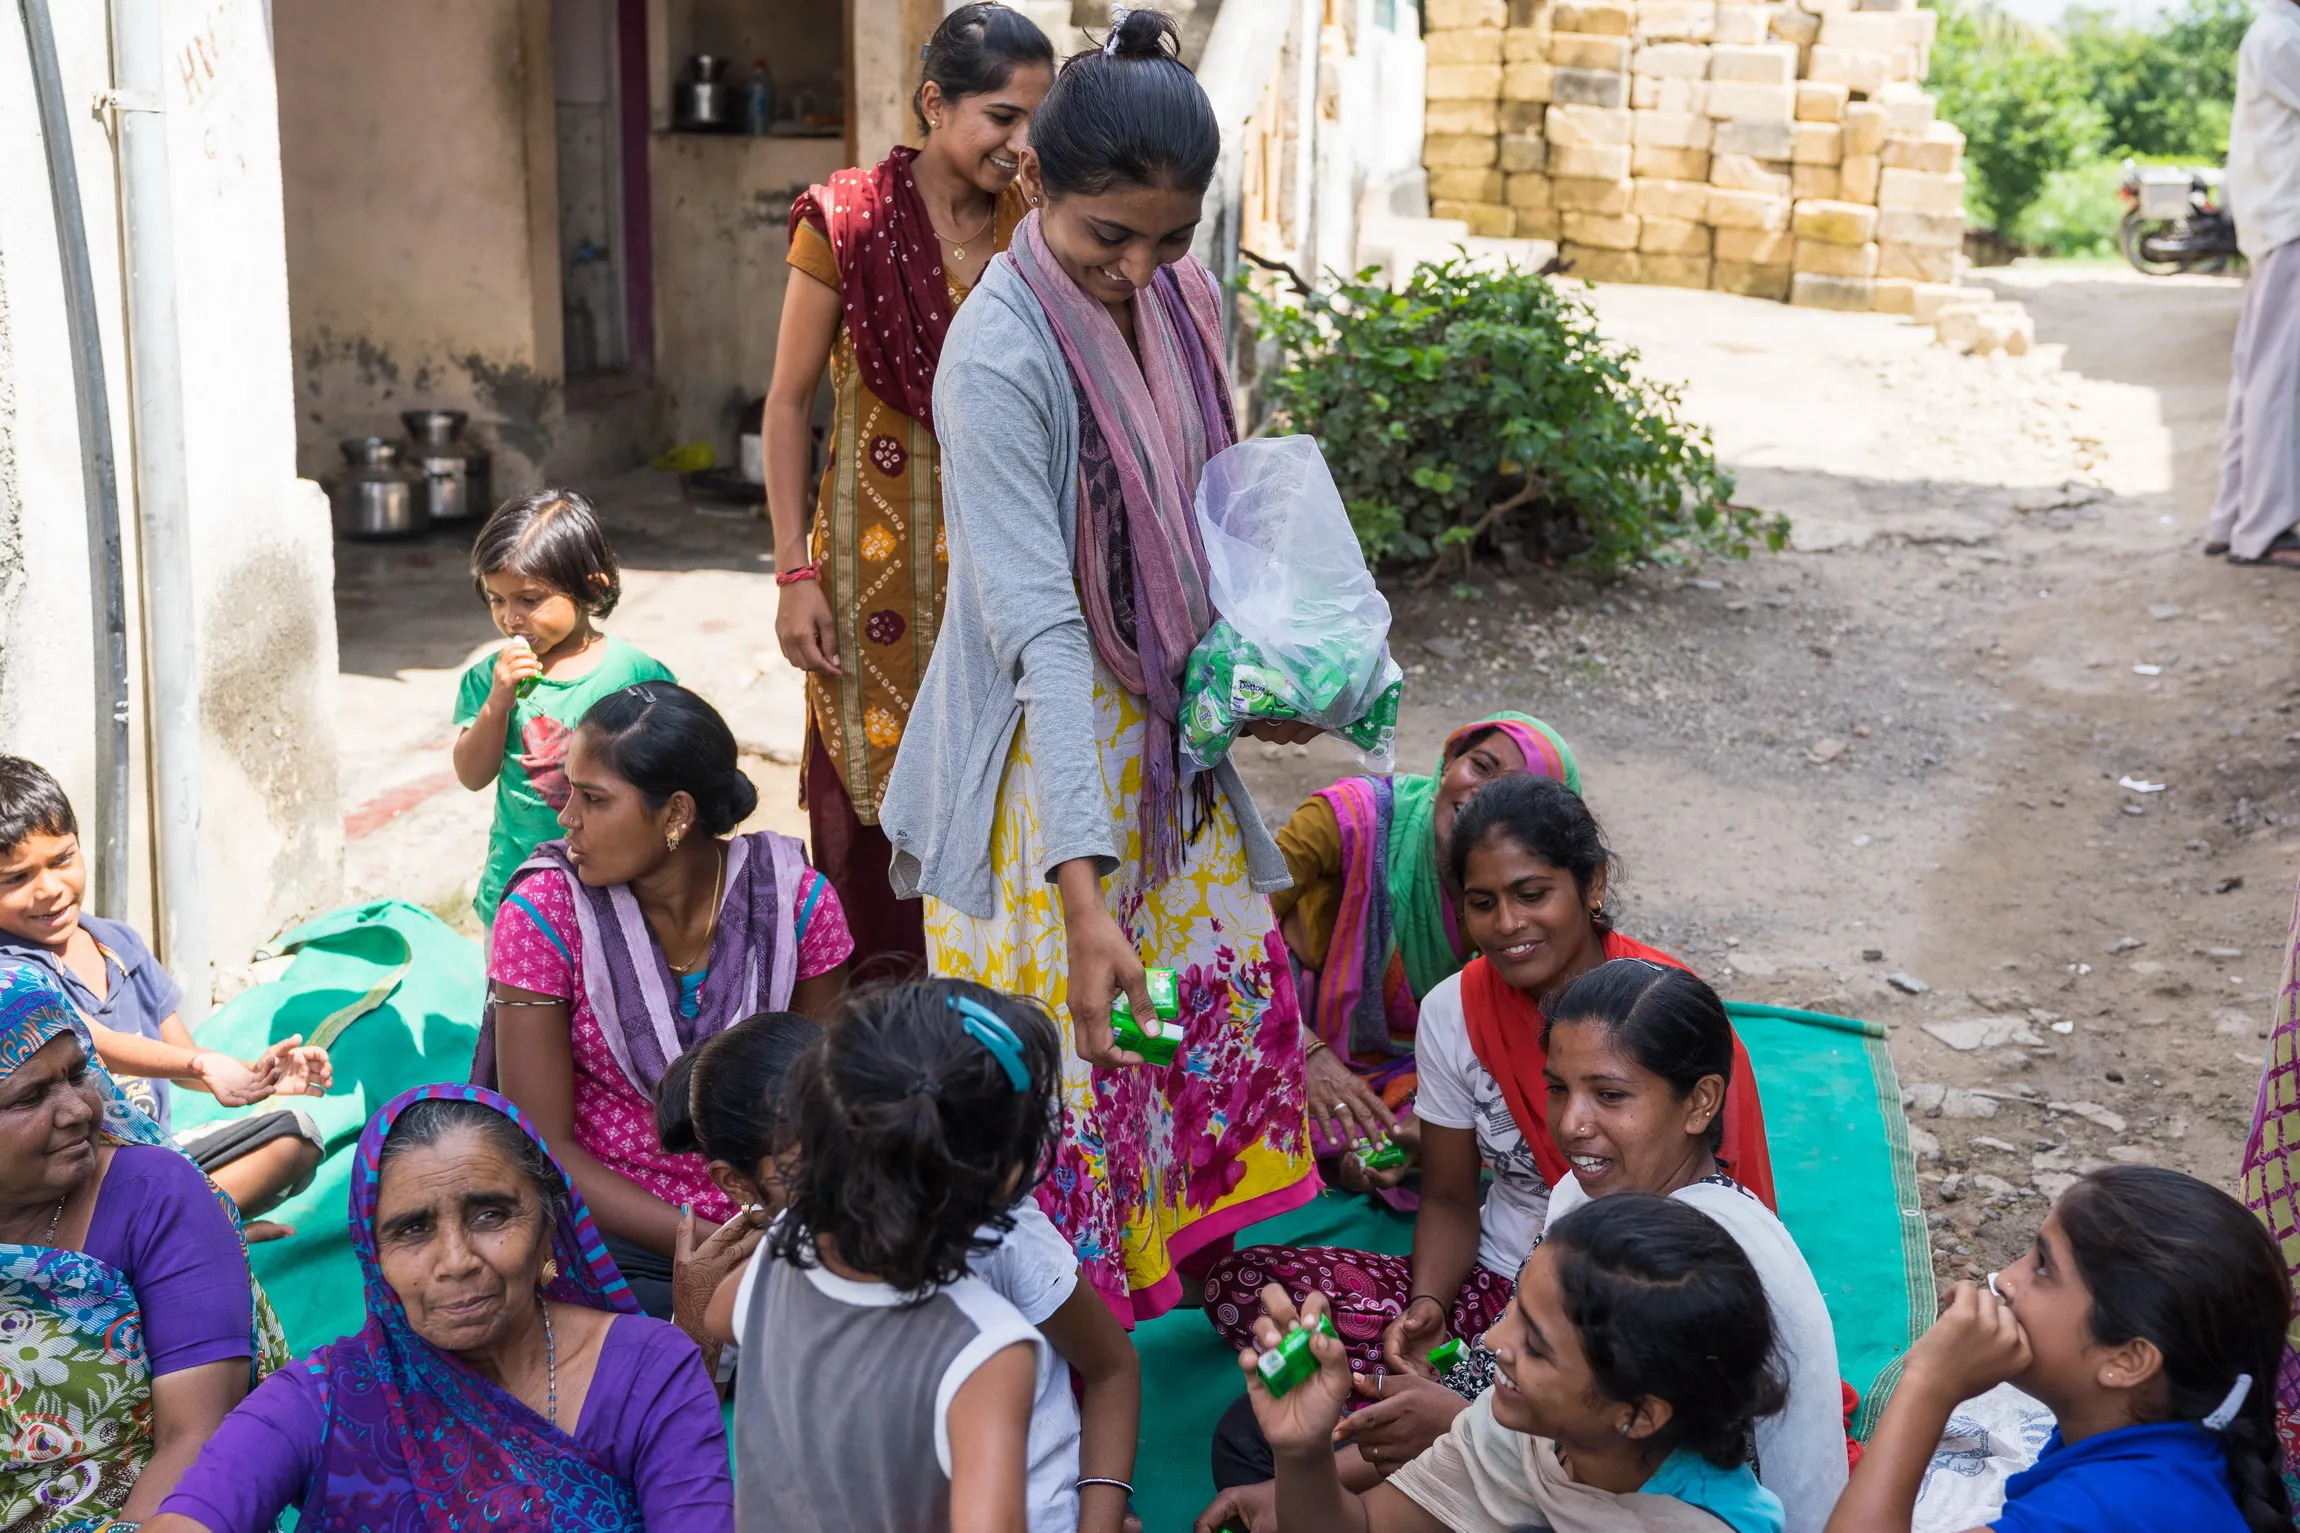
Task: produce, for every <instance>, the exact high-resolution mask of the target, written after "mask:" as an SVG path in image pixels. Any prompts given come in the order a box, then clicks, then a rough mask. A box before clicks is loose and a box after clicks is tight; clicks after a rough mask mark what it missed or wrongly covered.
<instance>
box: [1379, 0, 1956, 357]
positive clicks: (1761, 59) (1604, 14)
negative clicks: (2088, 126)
mask: <svg viewBox="0 0 2300 1533" xmlns="http://www.w3.org/2000/svg"><path fill="white" fill-rule="evenodd" d="M1861 6H1862V8H1859V9H1856V8H1855V6H1854V4H1853V3H1852V0H1795V3H1776V4H1741V3H1722V4H1720V3H1715V0H1428V10H1427V17H1428V31H1427V32H1426V34H1425V36H1424V42H1425V44H1426V46H1427V48H1428V53H1429V69H1428V77H1427V78H1428V107H1427V111H1428V117H1427V126H1426V136H1425V137H1424V140H1423V163H1424V165H1425V166H1426V167H1427V168H1428V171H1429V181H1430V199H1431V206H1430V211H1431V213H1432V214H1433V215H1434V216H1436V217H1439V218H1454V219H1460V220H1462V221H1463V222H1465V223H1467V224H1468V225H1469V229H1470V232H1471V233H1473V234H1481V235H1493V236H1502V237H1510V236H1515V237H1518V238H1527V239H1543V240H1554V241H1556V242H1557V243H1558V245H1559V249H1560V253H1561V254H1562V255H1563V257H1564V258H1565V260H1567V261H1568V262H1570V263H1571V264H1570V267H1569V269H1570V271H1571V272H1572V273H1573V275H1575V276H1580V277H1588V278H1591V279H1593V280H1596V281H1600V282H1650V283H1659V284H1664V285H1668V286H1674V287H1696V288H1716V289H1718V290H1720V291H1724V292H1731V293H1739V294H1744V295H1746V296H1749V297H1756V298H1770V299H1778V300H1785V301H1788V302H1792V303H1798V304H1806V305H1811V306H1815V307H1820V308H1833V309H1879V310H1884V311H1887V312H1892V313H1901V314H1911V313H1918V312H1922V311H1928V310H1930V309H1931V308H1934V307H1937V306H1938V305H1939V304H1940V303H1942V302H1944V301H1946V300H1947V299H1948V297H1949V296H1950V292H1951V290H1952V289H1953V287H1954V284H1955V283H1956V281H1957V277H1958V274H1959V270H1960V267H1961V264H1962V256H1961V250H1962V246H1963V241H1964V174H1963V172H1962V171H1961V170H1960V169H1959V165H1960V162H1961V161H1962V158H1963V154H1964V144H1965V140H1964V135H1963V134H1962V133H1960V132H1958V131H1957V129H1956V128H1955V127H1954V126H1952V125H1951V124H1949V123H1946V122H1942V121H1940V120H1938V119H1937V118H1936V116H1935V115H1934V102H1933V98H1932V97H1931V96H1930V95H1928V94H1927V93H1926V92H1925V90H1924V88H1923V84H1922V82H1923V80H1924V77H1925V72H1926V66H1927V53H1928V51H1929V49H1930V47H1931V45H1932V41H1933V34H1934V27H1935V24H1936V22H1937V21H1938V17H1937V16H1936V15H1935V13H1934V12H1932V11H1929V10H1919V9H1916V8H1914V3H1913V0H1861Z"/></svg>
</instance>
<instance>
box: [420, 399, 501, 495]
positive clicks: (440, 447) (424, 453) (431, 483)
mask: <svg viewBox="0 0 2300 1533" xmlns="http://www.w3.org/2000/svg"><path fill="white" fill-rule="evenodd" d="M399 419H400V423H401V424H403V425H404V426H406V427H407V439H408V441H409V443H410V444H412V448H413V452H412V457H413V460H414V461H413V463H412V465H411V466H412V467H413V468H414V469H415V471H416V472H417V473H419V474H421V475H422V476H423V496H424V506H425V509H426V510H428V511H429V512H430V513H431V519H432V520H433V521H435V522H461V521H467V520H469V519H470V518H472V517H475V516H483V515H485V514H486V513H487V511H488V509H489V507H490V506H491V505H492V502H491V501H490V500H489V498H488V478H489V469H490V468H491V466H492V460H491V459H490V458H489V456H488V452H487V449H486V448H484V447H481V446H480V445H479V444H478V443H476V442H470V441H466V440H465V439H464V436H463V425H464V422H465V421H467V420H469V419H470V417H469V416H468V415H466V414H465V413H464V412H463V411H461V410H402V411H401V412H400V415H399Z"/></svg>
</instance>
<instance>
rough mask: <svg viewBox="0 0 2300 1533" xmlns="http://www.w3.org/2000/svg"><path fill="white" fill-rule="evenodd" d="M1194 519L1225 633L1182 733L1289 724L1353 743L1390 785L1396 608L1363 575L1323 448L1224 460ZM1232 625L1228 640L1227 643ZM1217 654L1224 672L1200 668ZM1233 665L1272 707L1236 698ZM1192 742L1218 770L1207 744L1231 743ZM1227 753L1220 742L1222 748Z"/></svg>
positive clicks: (1261, 446) (1242, 446) (1202, 488)
mask: <svg viewBox="0 0 2300 1533" xmlns="http://www.w3.org/2000/svg"><path fill="white" fill-rule="evenodd" d="M1197 512H1198V531H1199V535H1200V537H1201V538H1202V539H1203V540H1204V542H1205V545H1206V567H1207V572H1208V585H1209V589H1210V594H1211V596H1212V598H1213V602H1214V610H1215V611H1216V613H1218V614H1219V615H1220V617H1221V618H1222V620H1223V622H1222V623H1221V624H1217V625H1216V627H1215V629H1214V632H1213V633H1210V634H1209V635H1208V636H1207V639H1206V640H1205V641H1204V642H1202V643H1201V644H1200V646H1199V651H1200V652H1199V653H1197V654H1194V655H1193V657H1192V662H1191V666H1190V680H1191V682H1192V683H1196V686H1195V687H1194V688H1190V687H1186V691H1190V690H1194V691H1195V693H1196V695H1195V696H1194V697H1186V698H1185V706H1184V714H1185V723H1186V726H1187V725H1188V724H1189V723H1190V722H1191V721H1192V719H1193V716H1194V715H1195V722H1196V723H1197V724H1198V725H1200V726H1211V725H1215V724H1220V723H1224V722H1226V723H1227V724H1228V725H1229V726H1230V727H1229V730H1228V735H1230V736H1234V734H1235V732H1236V729H1237V728H1239V727H1243V725H1244V724H1246V723H1248V722H1251V721H1252V720H1253V719H1254V718H1268V717H1292V718H1295V719H1299V720H1300V721H1302V722H1304V723H1308V724H1315V725H1317V726H1318V727H1319V728H1321V729H1326V730H1331V731H1334V732H1336V733H1342V734H1345V735H1348V736H1350V737H1351V738H1353V739H1354V740H1355V743H1357V744H1358V745H1359V746H1360V748H1361V749H1362V750H1363V751H1364V753H1365V758H1366V761H1367V763H1368V765H1370V766H1372V767H1373V768H1374V770H1376V771H1381V772H1386V771H1388V770H1389V769H1390V766H1391V764H1392V744H1393V737H1394V734H1395V723H1396V697H1395V696H1394V695H1391V696H1389V697H1387V698H1386V699H1385V696H1384V694H1385V693H1393V692H1394V690H1395V689H1400V688H1402V684H1403V681H1404V675H1403V673H1402V672H1401V671H1400V670H1399V669H1398V666H1397V663H1396V662H1395V661H1393V660H1392V659H1391V658H1390V653H1389V635H1390V604H1389V602H1388V601H1387V600H1386V599H1385V598H1384V597H1383V596H1382V593H1381V590H1380V588H1379V587H1378V586H1376V585H1375V584H1374V577H1373V575H1372V574H1371V573H1370V572H1369V571H1368V570H1367V569H1366V561H1365V556H1364V555H1363V554H1362V553H1361V552H1360V551H1359V549H1358V539H1357V534H1356V533H1355V532H1354V531H1352V530H1351V527H1350V518H1349V513H1348V512H1347V511H1345V510H1344V509H1343V507H1342V497H1341V492H1340V491H1338V490H1337V489H1335V488H1334V478H1333V475H1332V474H1331V473H1329V472H1328V471H1327V469H1326V460H1325V457H1324V455H1323V454H1321V453H1320V452H1319V451H1318V444H1317V441H1316V439H1315V438H1313V437H1307V436H1289V437H1273V438H1264V439H1261V440H1257V441H1250V442H1240V443H1239V444H1238V445H1237V446H1235V447H1231V448H1229V449H1227V450H1225V451H1223V452H1221V453H1219V454H1217V455H1216V456H1215V457H1214V458H1213V459H1211V460H1210V461H1209V462H1208V463H1207V464H1206V471H1205V474H1204V476H1203V477H1202V478H1201V479H1200V480H1199V482H1198V500H1197ZM1225 624H1226V625H1227V627H1228V628H1229V629H1231V630H1233V631H1234V632H1233V633H1232V634H1223V632H1222V629H1223V626H1224V625H1225ZM1239 640H1243V641H1244V645H1245V646H1247V647H1248V648H1247V649H1246V650H1241V649H1239V648H1238V647H1237V641H1239ZM1209 644H1220V645H1226V646H1228V647H1229V648H1228V650H1227V652H1226V654H1225V656H1224V659H1225V662H1226V663H1225V664H1223V665H1222V666H1220V667H1215V666H1211V665H1208V664H1204V663H1202V662H1204V661H1205V660H1206V659H1207V658H1208V657H1207V656H1206V655H1205V654H1204V651H1205V650H1206V649H1207V646H1208V645H1209ZM1249 650H1250V653H1249V652H1248V651H1249ZM1232 660H1234V661H1236V662H1237V663H1236V665H1235V667H1234V669H1235V670H1236V671H1238V672H1241V673H1243V672H1251V673H1252V676H1253V678H1254V681H1253V686H1254V687H1255V689H1256V690H1257V691H1258V692H1261V693H1263V694H1266V695H1264V696H1262V697H1260V698H1259V699H1257V700H1256V701H1255V702H1254V704H1253V705H1252V706H1250V707H1249V706H1248V705H1247V703H1246V702H1245V700H1244V699H1243V698H1242V697H1236V698H1234V697H1232V696H1230V695H1226V694H1227V693H1229V692H1230V691H1232V690H1234V689H1235V688H1236V687H1237V686H1238V685H1239V684H1238V683H1236V682H1235V681H1234V679H1233V678H1232V677H1231V672H1232V670H1233V666H1232V665H1231V664H1229V663H1227V662H1229V661H1232ZM1217 670H1218V671H1219V672H1220V675H1219V676H1217V675H1216V674H1215V673H1216V672H1217ZM1272 702H1274V703H1276V704H1279V705H1282V707H1281V708H1273V707H1271V706H1269V704H1270V703H1272ZM1385 715H1386V717H1385ZM1352 726H1359V727H1358V728H1356V729H1355V730H1353V729H1352ZM1185 733H1186V736H1187V735H1190V734H1192V733H1193V731H1192V730H1190V729H1188V728H1187V727H1186V730H1185ZM1194 733H1195V734H1196V735H1197V737H1198V743H1199V745H1200V746H1201V747H1202V748H1203V749H1205V750H1206V751H1207V753H1209V754H1211V755H1213V756H1216V757H1218V755H1219V750H1214V749H1212V748H1211V744H1212V741H1211V738H1210V733H1211V735H1212V736H1220V735H1221V731H1220V730H1218V729H1213V730H1211V732H1209V729H1208V728H1205V727H1201V728H1200V729H1198V730H1196V731H1194ZM1190 743H1191V742H1190V741H1189V740H1188V739H1186V741H1185V745H1186V748H1187V747H1188V746H1189V744H1190ZM1227 743H1228V737H1227V736H1221V738H1220V744H1221V747H1222V748H1226V747H1227ZM1196 764H1199V765H1210V764H1211V761H1210V760H1205V759H1201V760H1200V761H1198V762H1197V763H1196Z"/></svg>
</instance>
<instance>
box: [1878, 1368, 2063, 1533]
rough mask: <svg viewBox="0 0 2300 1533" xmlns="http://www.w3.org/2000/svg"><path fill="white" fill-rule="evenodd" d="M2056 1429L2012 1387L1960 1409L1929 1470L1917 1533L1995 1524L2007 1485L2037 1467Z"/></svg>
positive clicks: (1921, 1490) (2040, 1406)
mask: <svg viewBox="0 0 2300 1533" xmlns="http://www.w3.org/2000/svg"><path fill="white" fill-rule="evenodd" d="M2052 1429H2053V1419H2052V1412H2051V1411H2050V1410H2048V1409H2047V1408H2046V1407H2045V1405H2044V1402H2042V1401H2041V1400H2036V1399H2032V1398H2030V1397H2029V1396H2027V1395H2024V1394H2022V1393H2021V1392H2020V1391H2019V1390H2017V1389H2015V1388H2013V1387H2012V1386H2011V1385H2010V1384H1999V1385H1998V1386H1997V1387H1996V1388H1994V1389H1992V1390H1990V1391H1988V1392H1987V1393H1986V1394H1983V1395H1977V1396H1975V1397H1974V1398H1972V1399H1970V1400H1967V1401H1965V1402H1964V1403H1963V1404H1962V1405H1960V1406H1958V1407H1957V1408H1956V1412H1955V1414H1953V1415H1951V1416H1950V1417H1949V1424H1948V1426H1947V1427H1946V1428H1945V1429H1944V1430H1943V1431H1942V1433H1941V1440H1940V1444H1939V1446H1937V1447H1935V1448H1934V1449H1933V1458H1932V1462H1931V1463H1930V1464H1927V1465H1926V1466H1925V1477H1924V1480H1923V1481H1922V1483H1921V1484H1920V1485H1919V1487H1918V1490H1917V1504H1916V1510H1915V1513H1914V1515H1913V1516H1912V1518H1911V1520H1910V1527H1911V1528H1912V1529H1913V1530H1914V1533H1964V1530H1965V1529H1967V1528H1980V1527H1986V1526H1987V1525H1988V1524H1990V1523H1992V1522H1994V1521H1996V1517H1997V1513H1998V1512H1999V1511H2000V1510H2002V1508H2003V1506H2004V1500H2005V1481H2007V1480H2009V1479H2011V1478H2012V1477H2013V1476H2014V1475H2016V1474H2019V1473H2020V1472H2021V1471H2022V1470H2024V1469H2026V1468H2028V1467H2029V1466H2030V1465H2032V1464H2034V1463H2035V1462H2036V1456H2037V1454H2038V1453H2040V1452H2041V1451H2043V1449H2044V1442H2045V1439H2046V1438H2047V1437H2050V1436H2051V1435H2052Z"/></svg>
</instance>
